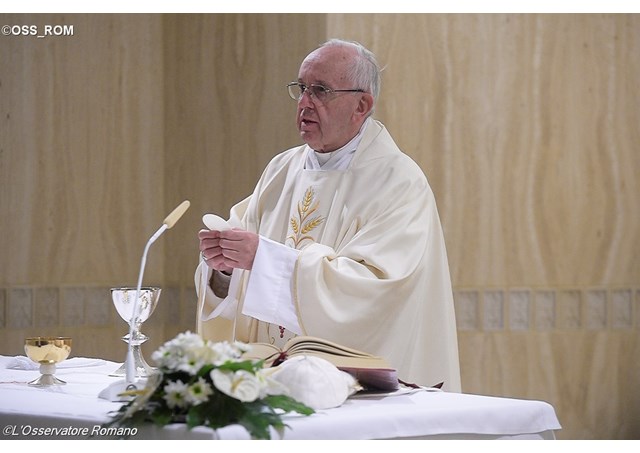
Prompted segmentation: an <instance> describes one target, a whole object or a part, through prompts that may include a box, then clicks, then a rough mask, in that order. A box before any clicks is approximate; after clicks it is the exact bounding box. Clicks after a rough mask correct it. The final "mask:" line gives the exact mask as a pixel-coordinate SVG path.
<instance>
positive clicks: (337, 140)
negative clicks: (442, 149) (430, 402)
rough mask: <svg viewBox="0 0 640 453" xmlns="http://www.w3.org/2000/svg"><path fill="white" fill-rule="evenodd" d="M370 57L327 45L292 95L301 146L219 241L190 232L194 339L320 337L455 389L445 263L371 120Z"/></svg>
mask: <svg viewBox="0 0 640 453" xmlns="http://www.w3.org/2000/svg"><path fill="white" fill-rule="evenodd" d="M379 86H380V80H379V69H378V66H377V63H376V62H375V57H374V56H373V55H372V54H371V53H370V52H369V51H368V50H367V49H365V48H364V47H362V46H360V45H359V44H357V43H351V42H345V41H339V40H332V41H329V42H327V43H325V44H324V45H323V46H321V47H319V48H318V49H316V50H315V51H313V52H311V53H310V54H309V55H308V56H307V58H305V60H304V61H303V63H302V65H301V66H300V71H299V74H298V81H297V82H292V83H290V84H289V91H290V94H291V96H292V97H294V99H296V100H297V101H298V111H297V125H298V130H299V131H300V135H301V137H302V139H303V140H304V142H305V145H302V146H299V147H295V148H292V149H289V150H287V151H285V152H283V153H281V154H279V155H277V156H276V157H275V158H274V159H273V160H272V161H271V162H270V163H269V164H268V165H267V167H266V169H265V170H264V172H263V174H262V176H261V178H260V180H259V181H258V183H257V185H256V187H255V190H254V192H253V193H252V194H251V195H250V196H249V197H247V198H246V199H245V200H243V201H241V202H240V203H238V204H237V205H235V206H234V207H233V208H232V209H231V213H230V217H229V221H228V222H229V224H230V225H231V226H232V227H233V229H231V230H225V231H216V230H214V231H209V230H202V231H200V233H199V238H200V250H201V251H202V257H203V260H202V261H201V263H200V265H199V266H198V268H197V271H196V275H195V283H196V289H197V292H198V298H199V306H198V319H197V328H198V332H199V333H200V334H201V335H202V336H203V337H205V338H208V339H212V340H215V341H221V340H225V339H226V340H232V339H233V340H238V341H243V342H256V341H259V342H269V343H273V344H276V345H278V346H282V345H283V344H284V343H285V342H286V341H287V340H289V339H290V338H292V337H293V336H295V335H310V336H315V337H321V338H326V339H328V340H331V341H333V342H336V343H340V344H343V345H346V346H350V347H352V348H355V349H359V350H362V351H365V352H368V353H370V354H374V355H378V356H381V357H384V358H385V359H386V360H387V361H388V362H389V363H390V364H391V365H392V366H393V367H395V368H396V369H397V370H398V376H399V378H400V379H401V380H402V381H405V382H410V383H416V384H419V385H423V386H431V385H435V384H438V383H441V382H443V383H444V385H443V387H442V388H443V390H446V391H454V392H459V391H461V388H460V369H459V360H458V342H457V334H456V321H455V312H454V305H453V295H452V289H451V281H450V276H449V266H448V261H447V254H446V249H445V243H444V238H443V232H442V227H441V224H440V219H439V216H438V211H437V208H436V202H435V199H434V196H433V193H432V191H431V188H430V187H429V184H428V182H427V179H426V177H425V175H424V173H423V172H422V170H421V169H420V167H419V166H418V165H417V164H416V163H415V162H414V161H413V160H412V159H411V158H409V157H408V156H407V155H405V154H403V153H402V152H401V151H400V149H398V147H397V145H396V144H395V142H394V141H393V139H392V137H391V136H390V134H389V132H388V131H387V129H386V128H385V127H384V126H383V125H382V124H381V123H379V122H378V121H376V120H374V119H373V118H372V117H371V113H372V111H373V108H374V105H375V101H376V98H377V96H378V91H379Z"/></svg>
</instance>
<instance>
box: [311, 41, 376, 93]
mask: <svg viewBox="0 0 640 453" xmlns="http://www.w3.org/2000/svg"><path fill="white" fill-rule="evenodd" d="M334 46H335V47H351V48H355V49H356V51H357V55H358V58H356V61H355V62H354V64H353V66H352V67H351V69H350V70H349V72H348V73H347V78H348V79H349V80H350V81H351V82H352V83H353V84H354V88H358V89H362V90H365V91H367V92H368V93H371V95H372V96H373V102H374V105H375V103H376V102H377V100H378V96H379V95H380V85H381V83H382V78H381V76H380V72H381V70H380V66H378V61H377V60H376V56H375V55H374V54H373V52H371V51H370V50H369V49H367V48H366V47H364V46H363V45H362V44H360V43H359V42H356V41H345V40H343V39H336V38H334V39H330V40H328V41H327V42H325V43H324V44H322V45H321V46H320V47H334Z"/></svg>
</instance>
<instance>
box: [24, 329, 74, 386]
mask: <svg viewBox="0 0 640 453" xmlns="http://www.w3.org/2000/svg"><path fill="white" fill-rule="evenodd" d="M24 352H25V354H27V357H29V358H30V359H31V360H33V361H34V362H36V363H39V364H40V374H41V376H40V377H39V378H38V379H35V380H33V381H31V382H29V385H33V386H35V387H47V386H50V385H64V384H66V382H65V381H63V380H62V379H58V378H57V377H55V373H56V364H57V363H60V362H62V361H64V360H67V357H69V354H70V353H71V338H69V337H29V338H26V339H25V340H24Z"/></svg>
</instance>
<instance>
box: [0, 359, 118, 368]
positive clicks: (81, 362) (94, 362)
mask: <svg viewBox="0 0 640 453" xmlns="http://www.w3.org/2000/svg"><path fill="white" fill-rule="evenodd" d="M105 363H106V362H105V361H104V360H102V359H87V358H84V357H73V358H71V359H67V360H64V361H62V362H60V363H57V364H56V367H57V368H79V367H86V366H98V365H104V364H105ZM6 368H10V369H13V370H39V369H40V364H39V363H36V362H34V361H33V360H31V359H30V358H28V357H26V356H16V357H12V358H11V360H9V362H8V363H7V366H6Z"/></svg>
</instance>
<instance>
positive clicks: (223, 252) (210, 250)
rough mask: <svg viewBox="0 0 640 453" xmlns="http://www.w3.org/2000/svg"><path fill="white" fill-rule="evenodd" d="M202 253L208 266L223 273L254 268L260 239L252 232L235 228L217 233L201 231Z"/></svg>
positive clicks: (199, 236)
mask: <svg viewBox="0 0 640 453" xmlns="http://www.w3.org/2000/svg"><path fill="white" fill-rule="evenodd" d="M198 238H199V239H200V252H201V253H202V256H203V257H204V259H205V261H206V263H207V266H209V267H210V268H211V269H215V270H218V271H222V272H231V271H232V270H233V269H236V268H238V269H247V270H250V269H251V268H252V267H253V260H254V259H255V257H256V251H257V250H258V243H259V242H260V238H259V236H258V235H257V234H255V233H251V232H250V231H245V230H241V229H239V228H234V229H232V230H225V231H215V230H200V231H199V232H198Z"/></svg>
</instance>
